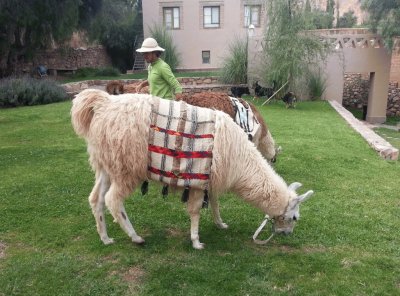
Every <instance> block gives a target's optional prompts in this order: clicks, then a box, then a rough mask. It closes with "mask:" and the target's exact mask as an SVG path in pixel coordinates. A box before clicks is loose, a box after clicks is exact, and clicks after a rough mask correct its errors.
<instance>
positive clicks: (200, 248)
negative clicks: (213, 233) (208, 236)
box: [193, 242, 205, 250]
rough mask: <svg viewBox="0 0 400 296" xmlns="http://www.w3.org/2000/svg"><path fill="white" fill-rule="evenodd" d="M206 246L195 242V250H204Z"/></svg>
mask: <svg viewBox="0 0 400 296" xmlns="http://www.w3.org/2000/svg"><path fill="white" fill-rule="evenodd" d="M204 246H205V245H204V244H203V243H201V242H193V248H194V249H196V250H203V249H204Z"/></svg>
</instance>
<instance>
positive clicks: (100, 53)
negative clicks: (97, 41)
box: [22, 45, 111, 74]
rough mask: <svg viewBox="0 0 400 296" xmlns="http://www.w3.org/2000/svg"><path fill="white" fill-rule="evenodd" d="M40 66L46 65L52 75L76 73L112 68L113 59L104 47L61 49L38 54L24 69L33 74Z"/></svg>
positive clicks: (23, 66)
mask: <svg viewBox="0 0 400 296" xmlns="http://www.w3.org/2000/svg"><path fill="white" fill-rule="evenodd" d="M38 65H44V66H45V67H46V68H47V69H49V70H50V72H52V71H53V73H51V74H57V72H54V70H57V71H75V70H77V69H79V68H85V67H90V68H99V67H108V66H111V59H110V58H109V56H108V55H107V52H106V50H105V48H104V47H102V46H100V45H98V46H94V47H87V48H84V47H81V48H76V49H74V48H59V49H55V50H49V51H41V52H39V53H37V55H36V56H35V58H34V59H33V61H31V62H28V63H25V64H24V65H22V68H23V69H24V71H25V72H28V73H29V72H31V71H32V69H35V67H37V66H38Z"/></svg>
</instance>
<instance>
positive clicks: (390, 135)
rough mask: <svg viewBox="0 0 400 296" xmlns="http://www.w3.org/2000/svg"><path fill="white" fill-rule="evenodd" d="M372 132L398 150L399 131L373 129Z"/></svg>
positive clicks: (399, 143) (399, 144) (399, 147)
mask: <svg viewBox="0 0 400 296" xmlns="http://www.w3.org/2000/svg"><path fill="white" fill-rule="evenodd" d="M374 131H375V132H376V133H377V134H378V135H380V136H381V137H382V138H384V139H385V140H386V141H388V142H389V143H390V144H391V145H392V146H393V147H395V148H397V149H399V150H400V131H399V130H392V129H388V128H383V127H381V128H375V129H374Z"/></svg>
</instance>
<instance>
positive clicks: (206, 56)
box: [201, 50, 210, 64]
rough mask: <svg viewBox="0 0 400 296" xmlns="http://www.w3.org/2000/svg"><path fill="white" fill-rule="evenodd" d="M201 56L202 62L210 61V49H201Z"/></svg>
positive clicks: (207, 62)
mask: <svg viewBox="0 0 400 296" xmlns="http://www.w3.org/2000/svg"><path fill="white" fill-rule="evenodd" d="M201 58H202V60H203V64H209V63H210V51H209V50H203V51H202V52H201Z"/></svg>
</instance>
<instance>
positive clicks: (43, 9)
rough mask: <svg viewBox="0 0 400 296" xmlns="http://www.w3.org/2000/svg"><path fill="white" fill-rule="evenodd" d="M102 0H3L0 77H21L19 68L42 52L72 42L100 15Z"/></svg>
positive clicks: (1, 11)
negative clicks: (54, 44) (81, 28)
mask: <svg viewBox="0 0 400 296" xmlns="http://www.w3.org/2000/svg"><path fill="white" fill-rule="evenodd" d="M101 1H102V0H46V1H44V0H30V1H26V0H2V1H1V2H0V76H1V77H2V76H5V75H9V74H12V73H14V74H17V73H18V69H17V67H16V65H17V64H18V63H19V62H23V61H25V60H27V59H29V58H31V57H32V56H33V55H34V53H35V52H36V51H37V50H38V49H43V48H46V47H47V46H49V44H51V43H52V42H61V41H63V40H66V39H68V38H69V37H70V36H71V35H72V33H73V31H74V30H75V29H76V28H78V27H79V26H80V25H83V24H84V23H85V22H86V21H85V20H86V19H87V18H89V17H91V16H92V15H93V14H95V13H96V11H97V10H98V8H99V7H100V5H101Z"/></svg>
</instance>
